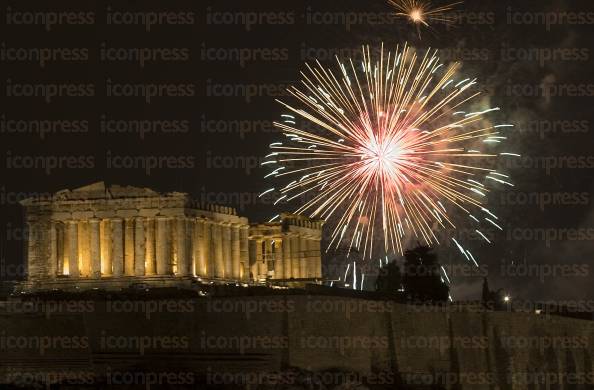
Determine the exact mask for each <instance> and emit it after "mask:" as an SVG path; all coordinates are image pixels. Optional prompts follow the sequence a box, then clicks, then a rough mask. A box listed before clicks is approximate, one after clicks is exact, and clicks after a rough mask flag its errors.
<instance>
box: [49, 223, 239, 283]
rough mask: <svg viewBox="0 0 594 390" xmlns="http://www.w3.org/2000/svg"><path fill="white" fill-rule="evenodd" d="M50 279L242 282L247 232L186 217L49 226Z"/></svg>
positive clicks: (230, 225) (229, 225) (233, 226)
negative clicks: (154, 277)
mask: <svg viewBox="0 0 594 390" xmlns="http://www.w3.org/2000/svg"><path fill="white" fill-rule="evenodd" d="M50 252H51V253H50V260H49V261H50V264H49V270H48V272H49V274H50V275H69V276H71V277H93V278H99V277H102V276H123V275H136V276H145V275H180V276H191V275H195V276H204V277H214V278H227V279H236V280H242V279H244V278H246V277H247V272H246V268H247V267H248V264H249V259H248V227H247V226H243V225H237V224H229V223H219V222H215V221H211V220H205V219H202V218H190V217H155V218H145V217H135V218H110V219H97V218H93V219H89V220H84V221H78V220H69V221H65V222H59V221H53V222H52V224H51V228H50Z"/></svg>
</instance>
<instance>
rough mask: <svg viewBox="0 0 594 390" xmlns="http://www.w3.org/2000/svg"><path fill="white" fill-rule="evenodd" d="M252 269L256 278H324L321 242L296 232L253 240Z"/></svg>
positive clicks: (251, 243)
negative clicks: (322, 273) (271, 275)
mask: <svg viewBox="0 0 594 390" xmlns="http://www.w3.org/2000/svg"><path fill="white" fill-rule="evenodd" d="M250 245H251V251H252V253H251V254H250V258H251V259H253V261H252V263H251V265H250V273H251V275H252V278H253V279H256V280H261V279H265V278H267V277H269V276H270V273H269V271H271V270H272V271H274V273H273V279H292V278H295V279H299V278H320V277H321V276H322V275H321V254H320V242H319V240H316V239H311V238H307V237H304V236H300V235H296V234H292V235H290V234H283V235H282V237H276V238H271V237H262V238H255V239H253V240H251V241H250Z"/></svg>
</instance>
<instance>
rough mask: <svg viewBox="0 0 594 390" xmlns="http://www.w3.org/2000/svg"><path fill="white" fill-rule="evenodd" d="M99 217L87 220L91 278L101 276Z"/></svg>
mask: <svg viewBox="0 0 594 390" xmlns="http://www.w3.org/2000/svg"><path fill="white" fill-rule="evenodd" d="M99 223H100V221H99V219H97V218H91V219H90V220H89V247H90V248H89V254H90V256H91V270H90V276H91V277H92V278H100V277H101V234H100V226H99Z"/></svg>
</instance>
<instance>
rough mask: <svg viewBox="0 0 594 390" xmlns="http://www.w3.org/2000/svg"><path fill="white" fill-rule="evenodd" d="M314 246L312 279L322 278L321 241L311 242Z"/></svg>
mask: <svg viewBox="0 0 594 390" xmlns="http://www.w3.org/2000/svg"><path fill="white" fill-rule="evenodd" d="M312 242H313V246H314V253H315V260H314V277H316V278H318V279H320V278H322V250H321V246H320V245H321V241H320V240H312Z"/></svg>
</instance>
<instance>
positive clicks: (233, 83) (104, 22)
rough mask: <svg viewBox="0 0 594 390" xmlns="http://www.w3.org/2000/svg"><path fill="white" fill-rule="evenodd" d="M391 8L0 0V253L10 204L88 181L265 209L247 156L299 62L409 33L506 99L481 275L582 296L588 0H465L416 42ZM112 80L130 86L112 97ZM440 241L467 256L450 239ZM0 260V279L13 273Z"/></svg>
mask: <svg viewBox="0 0 594 390" xmlns="http://www.w3.org/2000/svg"><path fill="white" fill-rule="evenodd" d="M165 4H166V5H165ZM390 12H391V8H390V7H389V5H388V4H387V3H386V2H385V1H384V0H373V1H369V0H365V1H350V0H349V1H344V0H340V1H326V0H315V1H314V0H299V1H297V0H284V1H268V0H254V1H227V0H219V1H216V2H213V1H168V2H166V3H153V2H146V1H119V2H113V3H108V2H86V3H84V4H83V3H81V2H76V1H70V2H67V1H65V2H60V3H59V4H54V5H49V3H46V2H30V1H18V2H17V1H7V2H4V3H3V5H2V6H1V8H0V34H1V36H2V40H1V43H2V46H1V47H0V49H1V51H0V72H1V73H0V74H1V77H0V103H1V104H0V114H1V118H0V137H1V143H0V145H2V146H1V150H0V175H1V177H2V183H1V188H0V191H1V192H0V196H1V197H0V202H1V204H0V207H1V208H0V210H1V211H0V217H1V229H2V237H3V239H2V243H3V245H4V248H5V254H6V264H20V263H21V262H22V260H21V251H20V248H21V246H22V240H21V238H22V227H21V225H20V224H21V222H20V209H19V207H18V205H17V204H16V200H18V199H20V198H23V197H26V196H27V195H33V196H35V195H40V194H44V193H48V192H53V191H56V190H60V189H63V188H74V187H77V186H82V185H85V184H89V183H92V182H94V181H99V180H105V181H107V182H109V183H115V184H129V185H139V186H146V187H151V188H155V189H157V190H161V191H174V190H175V191H187V192H190V193H192V194H193V195H194V196H196V197H197V198H199V199H203V200H206V201H210V202H214V203H219V204H225V205H228V206H234V207H236V208H237V209H238V210H239V212H240V213H241V214H243V215H245V216H247V217H249V218H250V219H251V220H267V219H268V218H270V217H271V216H272V215H274V214H276V213H277V212H278V211H279V210H276V209H273V208H272V206H271V204H270V203H271V202H270V200H268V199H266V198H264V201H261V200H259V199H258V198H257V195H258V194H259V192H261V191H262V190H263V189H265V188H268V184H267V183H266V182H265V181H264V179H263V176H264V174H265V172H266V171H265V170H263V169H260V168H259V167H258V165H259V162H260V161H261V159H262V157H263V156H264V155H266V154H267V152H268V144H269V143H271V142H274V141H275V140H276V139H277V136H278V133H277V132H276V131H275V130H274V129H273V128H272V121H274V120H276V119H277V118H278V117H279V114H280V113H281V110H280V107H279V105H278V104H277V103H275V101H274V99H275V98H279V97H282V96H284V95H285V92H284V89H285V88H286V86H288V85H290V84H293V83H295V82H296V81H297V80H298V77H299V70H300V69H302V68H303V63H304V61H307V60H312V59H313V58H318V59H319V60H320V61H321V62H322V63H325V64H328V65H332V64H333V56H334V54H336V53H338V54H339V56H342V57H348V56H351V55H356V50H357V48H358V47H359V46H360V45H361V44H371V45H378V44H379V43H380V42H384V44H385V45H386V46H388V47H390V46H391V45H392V46H395V45H396V44H398V43H403V42H405V41H408V42H409V43H410V44H411V45H413V46H415V47H417V48H419V49H424V48H427V47H435V48H440V49H442V55H441V57H442V59H443V60H444V61H446V62H449V61H460V62H462V64H463V68H462V69H463V72H464V73H467V74H468V75H472V76H473V77H477V78H478V80H479V82H480V89H481V90H482V91H483V92H484V93H485V95H486V96H488V98H489V99H490V102H491V104H492V105H493V106H500V107H502V111H501V112H499V113H497V115H496V118H497V119H498V120H499V121H501V122H510V123H514V124H516V127H515V129H514V130H513V131H512V132H510V133H509V140H508V143H509V146H510V149H513V150H514V151H517V152H518V153H521V154H522V155H523V158H522V159H519V160H516V163H515V165H513V166H506V167H504V169H505V170H506V171H507V172H509V173H511V174H512V175H513V178H514V182H515V183H516V187H515V188H514V189H513V190H512V191H510V192H507V193H501V192H500V193H497V194H493V195H492V196H491V197H490V198H489V207H490V208H491V209H494V210H497V213H498V215H499V216H500V219H501V220H503V221H505V222H504V225H505V231H504V232H502V233H499V232H496V231H495V230H494V231H493V232H492V238H493V241H494V242H495V244H494V245H492V246H484V247H482V248H480V249H479V250H478V252H477V255H478V256H477V257H479V258H480V262H481V264H482V267H483V268H482V269H481V270H480V275H488V277H489V280H490V283H491V286H492V287H496V288H499V287H501V288H504V289H505V290H506V291H508V292H509V293H510V294H511V295H512V296H514V297H518V298H525V299H573V300H578V299H594V283H592V281H593V278H592V273H593V272H594V269H593V267H594V262H593V260H594V259H593V257H592V255H593V252H594V251H593V249H594V244H593V240H594V209H593V206H592V199H591V198H592V184H593V183H592V177H593V175H592V169H594V154H593V153H592V151H591V150H592V145H593V138H592V120H593V119H594V116H593V111H594V110H593V108H592V107H593V106H592V103H593V102H592V95H594V81H593V80H592V73H593V72H592V62H593V61H592V57H593V56H594V53H593V52H592V38H593V36H592V27H593V25H594V7H593V6H592V3H591V2H590V1H574V0H572V1H548V0H545V1H542V0H539V1H511V0H504V1H501V0H497V1H483V0H481V1H473V0H469V1H467V2H466V4H464V5H462V6H460V7H458V8H457V12H456V13H455V14H454V15H453V16H454V17H455V19H456V21H455V23H454V25H452V26H450V27H449V28H446V27H445V26H442V25H436V26H435V28H434V29H432V30H422V31H421V37H420V39H419V36H418V35H417V31H416V29H415V28H414V27H412V26H411V25H409V24H408V23H407V22H406V21H403V20H399V19H393V18H388V17H387V16H388V14H389V13H390ZM378 20H379V22H378ZM17 49H20V50H17ZM40 53H41V54H40ZM139 53H141V54H142V55H144V56H146V57H144V58H139V56H140V55H141V54H139ZM113 55H115V56H116V57H115V58H114V57H113ZM40 56H41V57H43V58H41V59H40V58H39V57H40ZM122 90H125V91H128V92H130V91H131V92H130V94H131V96H124V97H122V96H115V95H117V94H119V91H122ZM147 91H148V92H149V94H150V93H154V92H156V94H157V95H156V96H148V97H147ZM254 92H255V93H254ZM23 95H26V96H23ZM40 125H42V126H44V129H46V130H45V131H43V132H39V131H38V130H37V129H38V126H40ZM48 126H49V127H48ZM113 126H116V127H117V128H118V130H116V131H114V130H113ZM139 126H142V128H144V129H145V130H144V132H142V133H141V132H139V131H138V127H139ZM106 127H109V129H106ZM48 128H49V129H51V130H47V129H48ZM239 129H241V131H239ZM122 160H123V161H125V162H126V165H125V166H121V165H120V162H121V161H122ZM155 161H157V162H158V166H157V167H154V168H146V164H147V163H154V162H155ZM128 163H130V164H131V165H129V164H128ZM52 164H53V165H52ZM56 164H57V165H56ZM457 234H458V237H460V236H461V237H464V235H465V234H466V233H465V232H464V231H461V232H460V233H457ZM439 252H440V259H441V260H442V262H443V263H446V264H449V263H450V262H451V264H452V267H453V266H454V265H456V264H463V262H462V260H461V259H460V258H459V257H460V256H459V253H458V252H457V251H456V249H455V248H452V247H448V246H444V247H442V248H440V250H439ZM512 262H513V263H514V264H516V265H517V264H520V265H522V267H516V268H514V267H508V265H510V264H512ZM6 264H3V268H2V277H3V278H5V279H6V278H12V277H14V276H15V272H14V271H13V268H11V267H6ZM466 274H467V270H464V269H459V270H454V271H453V275H451V276H453V279H454V284H453V292H454V297H456V298H467V297H470V298H472V297H475V296H477V294H478V293H479V291H480V283H481V278H480V277H476V275H475V276H474V277H467V276H465V275H466ZM525 274H527V275H528V276H523V275H525ZM480 275H479V276H480Z"/></svg>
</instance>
